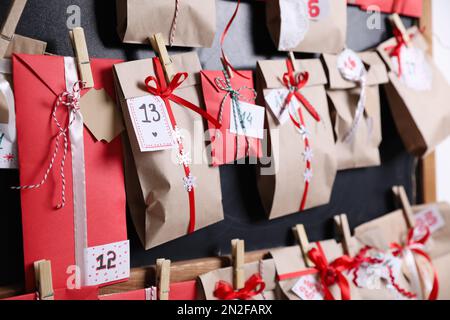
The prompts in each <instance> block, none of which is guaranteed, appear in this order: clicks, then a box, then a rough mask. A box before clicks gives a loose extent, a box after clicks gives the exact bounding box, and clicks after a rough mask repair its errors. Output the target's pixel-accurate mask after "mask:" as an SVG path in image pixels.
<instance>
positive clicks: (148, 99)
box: [127, 95, 175, 152]
mask: <svg viewBox="0 0 450 320" xmlns="http://www.w3.org/2000/svg"><path fill="white" fill-rule="evenodd" d="M127 104H128V111H129V113H130V117H131V122H132V123H133V128H134V131H135V133H136V137H137V140H138V143H139V148H140V149H141V152H148V151H158V150H166V149H171V148H173V147H174V146H175V140H174V135H173V130H172V124H171V123H170V118H169V114H168V112H167V108H166V105H165V103H164V101H163V100H162V99H161V98H160V97H158V96H153V95H146V96H143V97H139V98H132V99H128V100H127Z"/></svg>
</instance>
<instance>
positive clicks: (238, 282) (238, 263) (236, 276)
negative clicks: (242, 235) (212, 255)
mask: <svg viewBox="0 0 450 320" xmlns="http://www.w3.org/2000/svg"><path fill="white" fill-rule="evenodd" d="M231 259H232V261H233V286H234V289H235V290H239V289H242V288H244V286H245V272H244V264H245V243H244V240H239V239H234V240H231Z"/></svg>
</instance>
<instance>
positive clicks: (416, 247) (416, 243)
mask: <svg viewBox="0 0 450 320" xmlns="http://www.w3.org/2000/svg"><path fill="white" fill-rule="evenodd" d="M417 230H418V229H417V228H411V229H410V230H409V231H408V237H407V241H406V245H404V246H402V245H400V244H398V243H393V244H391V247H392V248H393V249H394V251H393V252H392V254H393V255H394V256H396V257H399V256H405V253H407V251H410V252H412V253H413V254H417V255H419V256H422V257H423V258H425V260H426V261H427V262H428V263H429V264H430V266H431V267H432V269H433V287H432V289H431V292H430V294H429V296H428V300H436V299H437V296H438V293H439V280H438V276H437V272H436V269H435V268H434V266H433V261H432V260H431V258H430V256H429V255H428V254H427V253H426V252H425V251H424V247H425V244H426V243H427V241H428V240H429V239H430V237H431V232H430V229H429V228H426V232H425V234H424V235H423V236H422V237H421V238H419V239H415V235H416V234H417Z"/></svg>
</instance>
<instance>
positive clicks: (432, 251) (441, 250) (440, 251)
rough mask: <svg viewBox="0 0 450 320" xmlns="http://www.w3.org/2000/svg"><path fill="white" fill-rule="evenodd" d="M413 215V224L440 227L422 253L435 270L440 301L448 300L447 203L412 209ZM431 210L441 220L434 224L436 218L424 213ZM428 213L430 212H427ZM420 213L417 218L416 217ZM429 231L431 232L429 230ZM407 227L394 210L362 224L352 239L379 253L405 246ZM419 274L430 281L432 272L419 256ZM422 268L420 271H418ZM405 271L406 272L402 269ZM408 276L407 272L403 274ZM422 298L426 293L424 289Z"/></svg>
mask: <svg viewBox="0 0 450 320" xmlns="http://www.w3.org/2000/svg"><path fill="white" fill-rule="evenodd" d="M412 209H413V211H414V213H415V214H416V224H417V222H418V221H421V222H420V224H423V223H425V224H427V225H428V226H433V224H436V223H438V224H440V225H441V228H439V229H438V230H436V231H434V232H432V235H431V240H430V241H429V243H428V244H427V245H426V247H425V249H426V250H425V251H426V252H427V253H428V254H429V256H430V257H431V259H432V262H433V266H434V269H435V270H436V271H437V275H438V279H439V294H438V298H439V299H450V289H449V288H450V282H449V281H450V276H449V275H448V265H449V263H450V205H449V204H447V203H435V204H429V205H420V206H413V207H412ZM430 209H433V210H435V211H434V212H436V210H437V212H438V213H439V215H440V216H441V217H442V221H440V222H439V221H437V220H439V219H436V215H433V216H428V217H427V214H426V212H427V211H428V210H430ZM430 212H431V211H430ZM419 214H420V218H419ZM430 230H433V229H432V228H431V227H430ZM407 233H408V227H407V223H406V220H405V217H404V213H403V210H396V211H394V212H391V213H389V214H387V215H385V216H382V217H380V218H378V219H375V220H373V221H370V222H368V223H365V224H363V225H361V226H359V227H357V228H356V229H355V237H356V238H357V239H358V241H360V242H361V243H362V244H364V245H369V246H372V247H375V248H378V249H380V250H385V251H386V250H389V249H390V248H391V244H392V243H399V244H404V243H405V241H406V238H407ZM415 259H416V263H417V264H418V267H419V271H420V272H423V274H425V276H426V277H427V278H429V279H432V278H433V274H432V269H431V267H430V265H429V263H428V262H427V261H425V260H424V259H422V258H421V257H420V256H417V255H416V256H415ZM420 269H422V270H420ZM404 271H405V270H404ZM405 272H406V273H408V271H407V270H406V271H405ZM422 289H423V291H427V292H425V294H423V296H424V297H426V296H427V294H428V291H429V290H424V288H422Z"/></svg>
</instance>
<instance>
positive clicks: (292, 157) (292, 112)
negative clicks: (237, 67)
mask: <svg viewBox="0 0 450 320" xmlns="http://www.w3.org/2000/svg"><path fill="white" fill-rule="evenodd" d="M288 61H289V60H287V61H284V60H278V61H276V60H267V61H259V62H258V64H257V76H258V86H259V89H258V91H259V92H260V93H259V95H258V96H259V97H260V98H261V99H264V100H265V106H266V128H267V131H268V133H267V135H268V139H267V143H266V144H265V145H266V147H267V150H264V147H263V150H264V151H263V154H264V156H263V158H262V159H261V163H260V166H259V169H258V177H257V179H258V189H259V193H260V197H261V200H262V203H263V205H264V208H265V211H266V213H267V215H268V217H269V218H270V219H274V218H278V217H282V216H285V215H288V214H292V213H295V212H298V211H303V210H306V209H309V208H313V207H317V206H320V205H324V204H326V203H328V202H329V199H330V196H331V191H332V187H333V183H334V179H335V176H336V171H337V161H336V149H335V143H334V137H333V127H332V125H331V121H330V117H329V111H328V103H327V96H326V92H325V87H324V85H325V84H326V82H327V80H326V76H325V73H324V70H323V67H322V64H321V63H320V60H318V59H311V60H297V61H296V64H297V68H298V70H301V71H302V72H307V73H308V77H309V78H307V79H306V77H305V75H306V74H305V73H304V74H303V78H302V75H299V74H298V73H296V78H298V77H300V78H302V79H303V84H304V86H303V87H302V88H301V89H300V90H299V92H300V94H301V95H302V96H303V97H304V98H305V99H306V101H305V103H306V104H309V105H310V106H311V107H312V109H313V110H314V112H315V113H316V117H318V119H316V118H315V117H314V116H313V114H314V112H312V113H311V112H310V111H309V109H308V108H307V107H306V106H305V104H303V103H300V101H298V100H296V98H295V97H294V98H292V100H291V102H290V104H289V106H288V107H286V108H285V109H284V111H283V112H281V111H280V110H281V109H282V106H283V105H284V104H285V101H286V95H287V94H288V92H289V91H288V89H287V88H286V86H285V84H284V83H283V82H282V78H283V76H284V74H285V73H287V71H288V68H287V63H289V62H288ZM302 79H300V81H302ZM305 80H306V81H305ZM259 104H260V105H264V102H260V103H259ZM280 112H281V113H280ZM297 113H301V115H302V118H303V120H304V125H301V126H298V124H300V123H299V122H298V120H300V119H299V118H298V117H299V115H297ZM306 138H307V139H306ZM306 140H308V141H306ZM306 142H307V143H306Z"/></svg>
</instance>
